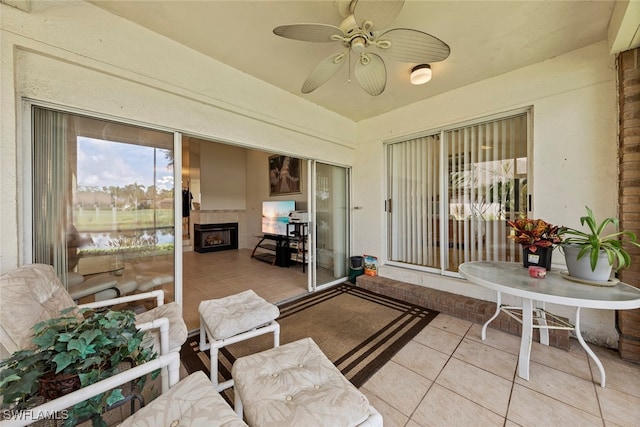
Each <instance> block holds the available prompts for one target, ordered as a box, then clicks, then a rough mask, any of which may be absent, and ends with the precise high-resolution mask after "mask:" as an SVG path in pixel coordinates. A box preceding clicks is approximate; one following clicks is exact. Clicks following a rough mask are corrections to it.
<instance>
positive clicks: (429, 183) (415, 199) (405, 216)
mask: <svg viewBox="0 0 640 427" xmlns="http://www.w3.org/2000/svg"><path fill="white" fill-rule="evenodd" d="M439 139H440V138H439V136H438V135H431V136H425V137H421V138H416V139H412V140H410V141H406V142H403V143H400V144H392V145H390V146H389V152H388V159H389V170H390V176H391V180H390V185H389V191H388V193H389V200H388V209H387V210H388V212H389V214H390V223H389V225H390V231H391V236H390V239H389V242H390V251H389V253H390V259H391V260H392V261H398V262H403V263H408V264H416V265H423V266H428V267H434V268H438V267H439V266H440V256H439V253H438V243H439V240H440V228H439V227H440V224H439V220H438V206H439V190H438V185H439V183H440V180H439V178H438V175H439V172H438V170H439V167H438V162H439V159H440V155H439V152H440V144H439Z"/></svg>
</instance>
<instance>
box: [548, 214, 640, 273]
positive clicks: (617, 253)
mask: <svg viewBox="0 0 640 427" xmlns="http://www.w3.org/2000/svg"><path fill="white" fill-rule="evenodd" d="M585 207H586V209H587V215H586V216H583V217H581V218H580V224H581V225H582V226H585V225H586V226H587V228H588V231H582V230H577V229H575V228H569V227H561V228H560V231H559V232H560V234H561V235H562V236H564V242H563V244H562V250H563V251H564V254H565V260H566V262H567V270H569V276H571V277H574V278H577V279H584V280H591V281H597V282H605V281H607V280H609V278H610V276H611V271H612V270H613V269H614V267H615V271H618V270H621V269H624V268H627V267H629V266H630V265H631V256H630V255H629V253H628V252H627V251H626V250H625V248H624V246H625V245H629V246H635V247H638V248H640V243H638V242H637V239H636V235H635V234H634V233H633V232H631V231H620V230H618V227H619V221H618V219H617V218H605V219H604V220H603V221H602V222H598V221H597V220H596V218H595V217H594V215H593V211H592V210H591V209H589V207H588V206H585ZM607 226H613V227H615V229H616V231H614V232H608V231H607V230H605V229H607Z"/></svg>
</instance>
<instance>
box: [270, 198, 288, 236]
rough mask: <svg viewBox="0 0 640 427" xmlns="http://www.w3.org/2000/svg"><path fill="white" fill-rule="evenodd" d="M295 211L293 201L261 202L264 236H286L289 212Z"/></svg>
mask: <svg viewBox="0 0 640 427" xmlns="http://www.w3.org/2000/svg"><path fill="white" fill-rule="evenodd" d="M295 210H296V202H295V200H278V201H268V202H262V232H263V233H264V234H273V235H276V236H286V235H287V224H288V223H289V212H291V211H295Z"/></svg>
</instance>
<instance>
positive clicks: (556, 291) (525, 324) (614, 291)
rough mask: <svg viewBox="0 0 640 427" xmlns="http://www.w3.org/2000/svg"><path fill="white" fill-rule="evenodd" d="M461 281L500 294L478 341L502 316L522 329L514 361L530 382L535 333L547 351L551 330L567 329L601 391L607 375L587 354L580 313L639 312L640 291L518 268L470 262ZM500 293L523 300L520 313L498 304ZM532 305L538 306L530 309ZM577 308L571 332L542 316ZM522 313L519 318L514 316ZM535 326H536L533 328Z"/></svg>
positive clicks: (508, 264)
mask: <svg viewBox="0 0 640 427" xmlns="http://www.w3.org/2000/svg"><path fill="white" fill-rule="evenodd" d="M459 272H460V274H461V275H462V277H464V278H465V279H467V280H469V281H470V282H473V283H475V284H477V285H480V286H483V287H485V288H488V289H492V290H494V291H496V292H497V293H498V297H497V302H496V305H497V306H496V312H495V314H494V315H493V316H492V317H491V318H490V319H489V320H488V321H487V322H486V323H485V324H484V325H483V326H482V339H483V340H484V339H486V330H487V326H488V325H489V324H490V323H491V322H492V321H493V320H494V319H495V318H496V317H498V315H499V314H500V311H504V312H505V313H506V314H508V315H509V316H511V317H513V318H515V319H517V320H518V321H520V322H521V323H522V337H521V341H520V354H519V360H518V376H520V377H521V378H524V379H526V380H528V379H529V358H530V355H531V343H532V337H533V328H539V329H540V343H541V344H544V345H549V331H548V330H549V329H571V330H574V331H575V334H576V338H577V339H578V341H579V342H580V345H582V347H583V348H584V349H585V351H586V352H587V354H588V355H589V357H591V359H593V361H594V362H595V363H596V365H597V366H598V369H599V370H600V378H601V381H600V385H601V386H602V387H604V386H605V372H604V368H603V366H602V363H601V362H600V360H599V359H598V358H597V357H596V355H595V353H594V352H593V351H592V350H591V349H590V348H589V346H588V345H587V343H586V342H585V341H584V339H583V338H582V334H581V333H580V309H581V308H583V307H584V308H597V309H605V310H628V309H634V308H640V289H638V288H635V287H633V286H630V285H627V284H625V283H622V282H618V283H617V284H615V285H614V286H592V285H587V284H582V283H577V282H574V281H571V280H568V279H565V278H564V277H562V275H561V274H560V272H559V271H554V270H551V271H547V275H546V277H545V278H533V277H531V276H529V271H528V269H526V268H525V267H523V266H522V264H518V263H513V262H500V261H473V262H465V263H463V264H461V265H460V267H459ZM502 293H505V294H509V295H514V296H516V297H521V298H522V307H508V306H505V305H502V304H501V298H502ZM533 301H538V302H540V304H541V306H540V307H536V308H535V309H534V308H533ZM546 302H548V303H553V304H560V305H566V306H571V307H576V324H575V326H574V325H572V324H570V323H567V322H563V321H562V320H560V319H558V318H557V317H555V316H553V315H552V314H551V313H549V312H547V311H545V310H544V303H546ZM518 310H521V316H518V315H517V314H514V313H516V312H517V311H518ZM534 323H535V324H534Z"/></svg>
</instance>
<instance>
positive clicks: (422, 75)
mask: <svg viewBox="0 0 640 427" xmlns="http://www.w3.org/2000/svg"><path fill="white" fill-rule="evenodd" d="M431 74H432V73H431V65H429V64H420V65H416V66H415V67H413V68H412V69H411V84H413V85H423V84H425V83H427V82H428V81H429V80H431Z"/></svg>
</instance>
